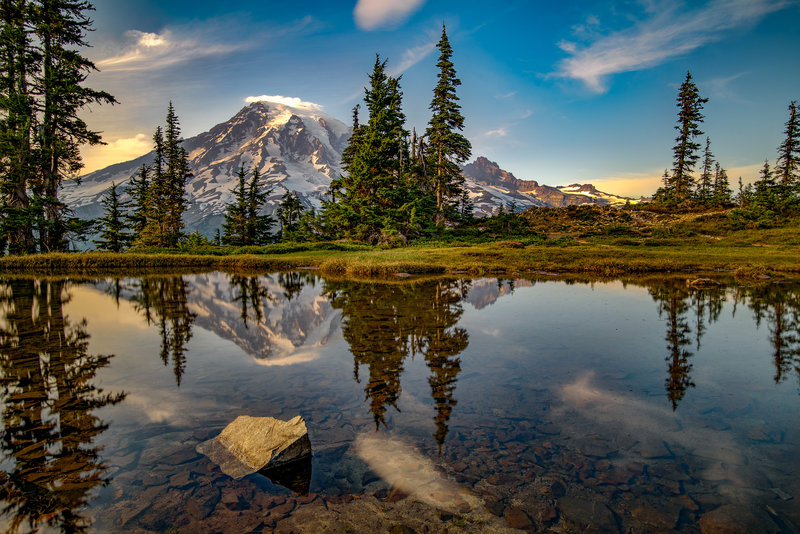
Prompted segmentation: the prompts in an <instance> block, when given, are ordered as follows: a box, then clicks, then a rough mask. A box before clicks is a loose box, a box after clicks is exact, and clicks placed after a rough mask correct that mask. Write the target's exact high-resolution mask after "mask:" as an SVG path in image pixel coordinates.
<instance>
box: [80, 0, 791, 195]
mask: <svg viewBox="0 0 800 534" xmlns="http://www.w3.org/2000/svg"><path fill="white" fill-rule="evenodd" d="M93 3H94V5H95V8H96V11H95V12H94V13H93V19H94V21H95V31H94V32H93V33H92V34H91V35H90V36H89V41H90V43H91V44H92V48H91V49H89V50H88V55H89V56H90V57H91V58H92V59H93V60H94V61H95V62H96V64H97V65H98V67H99V68H100V72H99V73H96V74H93V75H92V76H91V77H90V79H89V84H90V85H91V86H92V87H94V88H99V89H105V90H108V91H110V92H111V93H112V94H114V95H115V96H116V97H117V99H118V100H119V101H120V104H119V105H116V106H102V107H93V108H91V110H89V111H88V112H87V113H86V115H85V118H86V120H87V121H88V122H89V125H90V127H92V128H94V129H97V130H102V131H103V132H104V139H105V140H106V141H107V142H108V143H109V144H108V146H106V147H102V148H96V147H95V148H89V149H86V150H85V151H84V157H85V160H86V163H87V170H94V169H97V168H100V167H103V166H105V165H107V164H110V163H115V162H118V161H125V160H127V159H130V158H132V157H135V156H137V155H140V154H142V153H144V152H147V151H148V150H149V145H150V136H151V135H152V132H153V130H154V129H155V126H156V125H157V124H160V123H161V122H162V121H163V117H164V114H165V110H166V107H167V103H168V102H169V101H170V100H172V101H173V102H174V104H175V107H176V110H177V112H178V114H179V117H180V119H181V124H182V126H183V130H184V135H185V136H187V137H188V136H192V135H195V134H197V133H200V132H202V131H205V130H208V129H209V128H210V127H212V126H213V125H214V124H217V123H219V122H222V121H224V120H226V119H228V118H230V117H231V116H232V115H233V114H235V113H236V112H237V111H238V110H239V109H240V108H241V107H242V106H243V105H245V99H246V98H247V97H249V96H256V95H281V96H284V97H289V98H299V99H300V100H302V101H305V102H313V103H315V104H318V105H320V106H322V108H323V110H324V111H325V112H327V113H329V114H331V115H333V116H334V117H337V118H339V119H340V120H342V121H344V122H349V121H350V117H351V111H350V110H351V109H352V107H353V106H354V105H355V104H357V103H359V102H360V100H361V95H362V94H363V93H362V88H363V86H364V85H365V83H366V79H367V72H368V71H369V70H370V69H371V67H372V63H373V61H374V58H375V54H376V53H379V54H380V55H381V56H382V57H385V58H388V60H389V68H390V70H391V71H392V72H393V73H394V74H402V75H403V77H402V80H401V85H402V88H403V92H404V108H405V112H406V115H407V118H408V122H407V126H408V128H409V129H411V127H416V128H417V130H418V131H421V130H424V128H425V125H426V124H427V121H428V118H429V112H428V104H429V102H430V98H431V91H432V88H433V86H434V84H435V82H436V69H435V63H436V56H437V53H436V49H435V47H434V45H435V43H436V41H437V40H438V37H439V34H440V32H441V25H442V24H443V23H445V24H446V25H447V28H448V34H449V35H450V39H451V43H452V45H453V48H454V51H455V53H454V57H453V60H454V63H455V66H456V69H457V71H458V75H459V77H460V78H461V80H462V83H463V85H462V86H461V87H460V88H459V96H460V97H461V104H462V108H463V112H464V115H465V117H466V128H465V133H466V135H467V136H468V137H469V138H470V140H471V141H472V144H473V156H478V155H484V156H486V157H488V158H489V159H491V160H494V161H497V162H498V163H499V164H500V166H501V167H503V168H505V169H507V170H509V171H511V172H513V173H514V174H515V175H516V176H517V177H518V178H522V179H533V180H538V181H539V182H540V183H544V184H548V185H566V184H569V183H574V182H580V183H589V182H591V183H594V184H595V185H597V186H599V187H601V189H604V190H606V191H609V192H612V193H619V194H629V195H647V194H651V193H652V192H653V191H654V190H655V188H656V187H657V186H658V182H659V180H658V177H659V176H660V175H661V174H662V173H663V170H664V169H665V168H666V167H669V166H670V164H671V146H672V143H673V138H674V136H675V131H674V129H673V126H674V124H675V117H676V107H675V97H676V94H677V89H678V86H679V85H680V83H681V82H682V81H683V78H684V76H685V74H686V71H687V70H690V71H691V72H692V75H693V77H694V79H695V82H696V83H697V85H698V87H699V89H700V93H701V94H702V95H703V96H705V97H708V98H709V99H710V100H709V102H708V104H706V107H705V115H706V121H705V124H704V127H703V130H704V131H705V132H706V134H708V135H709V136H710V138H711V144H712V151H713V152H714V154H715V155H716V156H717V159H718V160H719V161H720V164H721V165H722V166H723V167H725V168H727V169H729V175H730V176H731V178H732V181H736V180H737V179H738V177H739V176H740V175H741V176H742V177H743V178H744V179H745V181H748V180H752V179H754V178H755V176H756V173H757V169H758V167H759V166H760V165H761V164H762V163H763V161H764V159H765V158H768V159H770V160H774V158H775V151H776V148H777V146H778V144H779V143H780V140H781V136H782V131H783V127H784V123H785V121H786V119H787V117H788V113H787V106H788V104H789V102H790V101H791V100H793V99H797V100H800V54H798V50H800V30H798V28H800V2H798V1H797V0H794V1H793V0H711V1H705V2H699V1H693V2H680V1H677V0H639V1H630V2H598V1H573V2H533V1H514V0H507V1H503V2H478V1H470V0H453V1H451V0H427V1H426V0H350V1H330V0H327V1H316V0H306V1H304V2H285V1H263V0H262V1H239V2H219V1H213V2H212V1H205V0H194V1H188V0H177V1H164V0H161V1H154V0H126V1H125V2H120V1H119V0H95V1H94V2H93Z"/></svg>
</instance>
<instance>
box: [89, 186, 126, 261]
mask: <svg viewBox="0 0 800 534" xmlns="http://www.w3.org/2000/svg"><path fill="white" fill-rule="evenodd" d="M102 204H103V206H105V213H104V215H103V217H101V218H100V219H98V221H97V222H98V224H99V225H100V228H101V232H100V236H99V237H98V239H96V240H95V241H94V244H95V245H97V248H99V249H101V250H109V251H111V252H122V251H123V250H125V249H126V248H128V247H129V246H130V244H131V243H132V242H133V235H132V234H131V233H130V231H129V229H130V227H129V226H128V224H127V220H128V217H126V213H125V211H126V208H127V207H128V205H129V203H128V202H123V201H121V200H120V199H119V195H118V194H117V184H115V183H112V184H111V188H110V189H109V190H108V194H107V195H106V196H105V197H104V198H103V200H102Z"/></svg>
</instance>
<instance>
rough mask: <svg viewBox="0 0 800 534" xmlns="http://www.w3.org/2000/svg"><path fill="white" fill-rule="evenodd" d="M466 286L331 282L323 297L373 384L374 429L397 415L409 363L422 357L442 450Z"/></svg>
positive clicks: (369, 391) (369, 393)
mask: <svg viewBox="0 0 800 534" xmlns="http://www.w3.org/2000/svg"><path fill="white" fill-rule="evenodd" d="M469 287H470V284H469V282H467V281H453V280H437V281H430V282H421V283H408V284H378V283H373V284H365V283H357V282H346V281H336V282H332V281H327V282H326V283H325V293H326V295H327V296H328V297H329V298H330V299H331V304H332V306H333V307H334V308H336V309H340V310H342V316H343V320H342V334H343V336H344V338H345V340H346V341H347V342H348V343H349V345H350V350H351V352H352V353H353V359H354V376H355V379H356V381H357V382H359V383H361V377H360V375H359V368H360V366H362V365H365V366H366V367H367V369H368V371H369V378H368V379H367V382H366V385H365V387H364V393H365V395H366V399H369V403H370V411H371V412H372V416H373V418H374V420H375V427H376V429H378V428H380V425H381V424H383V425H384V426H385V425H386V410H387V409H388V407H389V406H392V407H394V408H395V409H397V402H398V400H399V398H400V394H401V392H402V387H401V384H400V376H401V375H402V373H403V370H404V364H405V361H406V358H408V357H409V356H412V357H413V356H414V355H416V354H421V355H422V356H423V357H424V358H425V362H426V364H427V366H428V369H429V370H430V372H431V375H430V377H429V378H428V384H429V385H430V388H431V396H432V398H433V400H434V402H435V405H436V415H435V417H434V421H435V423H436V431H435V433H434V437H435V439H436V442H437V443H438V445H439V449H440V450H441V447H442V444H443V443H444V440H445V438H446V436H447V433H448V426H447V422H448V420H449V419H450V415H451V414H452V411H453V407H454V406H455V405H456V403H457V401H456V399H455V398H454V393H455V388H456V381H457V379H458V373H459V372H460V371H461V359H460V358H459V357H458V355H459V354H460V353H461V352H462V351H464V349H466V348H467V346H468V344H469V334H467V331H466V330H464V329H463V328H459V327H457V326H456V324H457V323H458V320H459V319H460V317H461V315H462V313H463V308H462V306H461V301H462V300H463V299H464V297H465V296H466V294H467V292H468V290H469Z"/></svg>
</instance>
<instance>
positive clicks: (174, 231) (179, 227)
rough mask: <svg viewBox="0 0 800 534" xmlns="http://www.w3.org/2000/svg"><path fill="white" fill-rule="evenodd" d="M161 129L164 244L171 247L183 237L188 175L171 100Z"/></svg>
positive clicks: (176, 117)
mask: <svg viewBox="0 0 800 534" xmlns="http://www.w3.org/2000/svg"><path fill="white" fill-rule="evenodd" d="M166 123H167V124H166V125H167V127H166V129H165V130H164V155H165V157H166V161H167V184H168V185H167V194H166V199H165V200H166V213H165V216H166V219H165V223H166V235H165V236H164V238H165V241H166V245H167V246H169V247H175V246H177V244H178V241H179V240H180V239H181V237H183V228H184V223H183V212H184V211H185V210H186V206H187V201H186V180H187V179H189V178H190V177H191V176H192V173H191V171H190V169H189V161H188V159H189V158H188V157H187V154H186V149H184V148H183V146H181V142H182V141H183V139H181V127H180V124H179V121H178V116H177V114H176V113H175V107H174V106H173V105H172V102H170V103H169V107H168V108H167V119H166Z"/></svg>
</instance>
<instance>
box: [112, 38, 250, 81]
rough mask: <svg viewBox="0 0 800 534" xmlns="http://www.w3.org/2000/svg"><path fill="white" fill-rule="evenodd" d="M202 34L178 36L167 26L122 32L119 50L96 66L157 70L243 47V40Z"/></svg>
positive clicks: (115, 69)
mask: <svg viewBox="0 0 800 534" xmlns="http://www.w3.org/2000/svg"><path fill="white" fill-rule="evenodd" d="M203 33H205V32H197V33H195V34H194V35H178V34H177V33H176V32H174V31H173V30H170V29H165V30H163V31H162V32H161V33H148V32H141V31H139V30H130V31H128V32H125V37H126V41H127V42H126V44H125V46H124V47H123V49H122V50H121V52H120V53H119V54H118V55H115V56H112V57H107V58H105V59H101V60H99V61H97V66H98V68H100V70H102V71H106V72H109V71H137V70H152V69H160V68H164V67H168V66H171V65H175V64H177V63H183V62H185V61H189V60H193V59H201V58H206V57H210V56H223V55H226V54H230V53H233V52H236V51H238V50H242V49H244V48H246V47H247V43H223V42H214V41H212V40H211V38H210V36H209V35H203Z"/></svg>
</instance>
